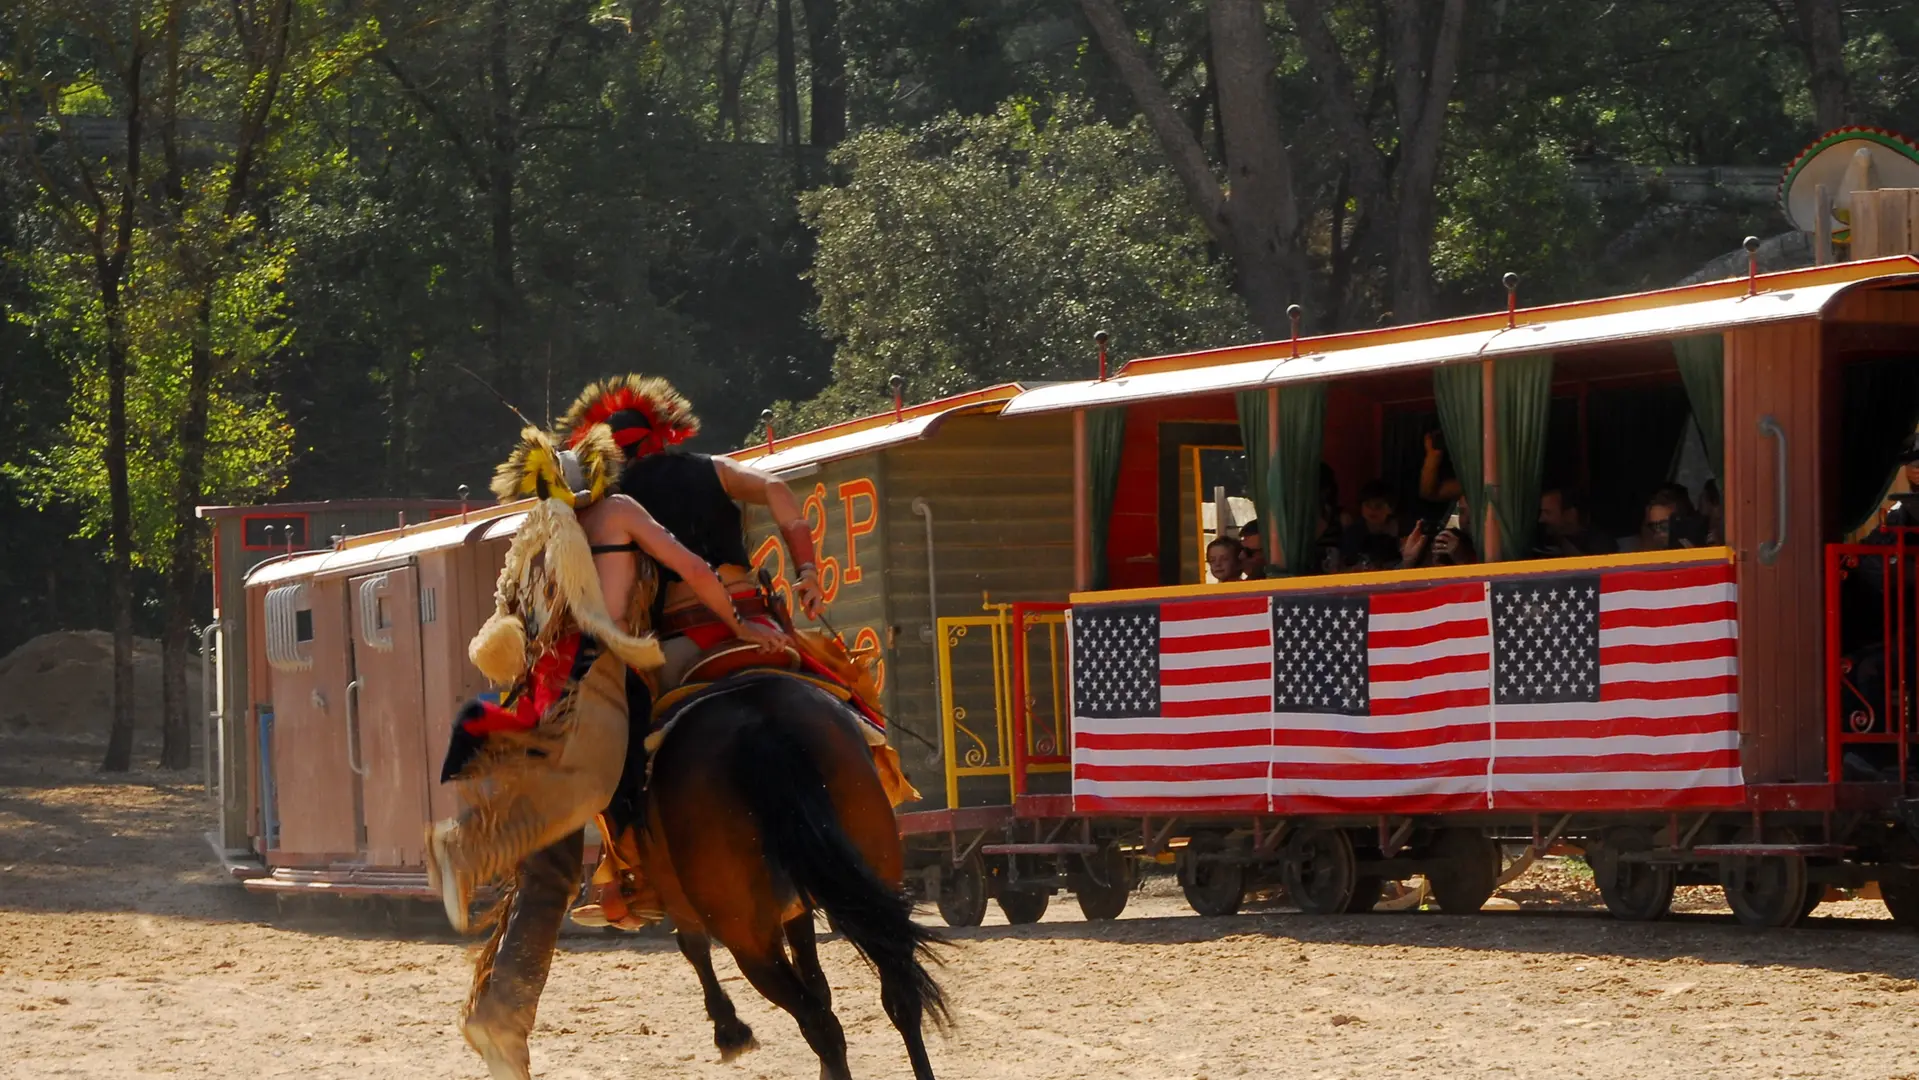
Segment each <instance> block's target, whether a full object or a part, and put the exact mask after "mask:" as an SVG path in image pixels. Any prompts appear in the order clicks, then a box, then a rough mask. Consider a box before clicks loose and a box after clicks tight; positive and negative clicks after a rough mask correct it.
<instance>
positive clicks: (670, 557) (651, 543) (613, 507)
mask: <svg viewBox="0 0 1919 1080" xmlns="http://www.w3.org/2000/svg"><path fill="white" fill-rule="evenodd" d="M607 504H608V505H607V511H609V512H611V513H613V514H616V515H618V516H617V519H616V520H617V521H618V523H619V525H620V526H621V527H622V528H623V529H625V530H626V534H627V535H628V536H630V537H632V538H633V542H634V543H637V544H639V545H640V550H642V551H644V552H646V553H647V554H648V555H651V556H652V557H653V558H654V559H655V560H657V561H658V562H659V564H660V565H661V566H664V567H666V568H667V569H668V570H671V571H673V572H674V573H675V574H678V575H679V576H680V580H682V581H684V582H686V584H687V587H688V588H691V589H692V590H693V595H695V596H697V597H699V599H700V602H701V603H702V604H705V605H706V607H707V610H709V611H711V612H712V613H713V614H714V615H716V616H718V617H719V619H720V621H721V622H723V623H725V624H726V628H727V629H728V630H731V631H732V632H733V633H734V635H735V636H737V637H741V638H745V639H748V640H759V639H761V638H763V637H765V636H766V634H765V631H764V628H762V627H757V626H750V625H749V624H746V623H743V622H741V621H740V616H739V613H738V612H737V611H735V610H734V608H733V598H732V597H731V596H729V595H727V592H726V586H725V585H723V584H721V583H720V578H719V575H717V574H715V573H714V572H713V568H712V567H710V566H708V565H706V560H705V559H702V558H700V557H699V556H698V555H695V554H693V552H691V551H689V550H687V548H686V545H684V544H682V543H680V542H679V541H678V540H677V539H675V538H674V536H673V534H672V533H670V532H668V531H667V530H666V527H665V526H664V525H661V524H660V523H659V522H658V521H657V520H655V519H654V517H653V515H652V514H649V513H647V512H646V507H644V506H641V505H640V504H639V503H637V502H635V501H634V500H632V499H631V498H628V497H627V496H625V495H614V496H612V497H610V498H608V499H607Z"/></svg>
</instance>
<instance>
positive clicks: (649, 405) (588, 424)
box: [559, 375, 700, 460]
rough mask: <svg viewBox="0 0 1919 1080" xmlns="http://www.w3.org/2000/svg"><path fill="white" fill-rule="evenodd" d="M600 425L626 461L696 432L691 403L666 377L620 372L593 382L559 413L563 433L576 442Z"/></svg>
mask: <svg viewBox="0 0 1919 1080" xmlns="http://www.w3.org/2000/svg"><path fill="white" fill-rule="evenodd" d="M600 424H604V425H606V427H607V428H608V429H610V430H611V431H612V433H613V441H614V442H615V443H616V444H618V446H619V448H620V450H621V451H622V452H623V453H625V454H626V457H627V459H628V460H633V459H635V458H642V457H645V456H647V455H648V454H657V453H659V452H660V451H662V450H664V449H666V448H667V447H669V446H673V445H675V444H678V443H682V442H685V441H686V440H688V439H690V438H692V437H693V436H695V435H697V434H699V433H700V418H699V417H697V416H694V415H693V406H692V403H690V402H688V401H687V400H686V399H685V398H683V397H681V396H680V394H679V391H677V390H675V389H673V384H672V383H669V382H667V381H666V380H665V379H654V378H646V377H643V376H640V375H618V376H615V377H613V378H611V379H602V380H600V381H599V382H595V383H591V384H589V385H588V386H587V388H586V389H585V390H583V391H581V392H580V396H579V397H578V398H577V399H575V401H574V402H573V406H572V408H569V409H567V410H566V415H564V416H562V417H560V423H559V430H560V432H561V437H562V438H564V439H565V440H566V444H567V445H568V446H569V447H572V446H577V445H578V444H579V443H580V442H581V441H582V440H583V439H585V438H586V437H587V433H588V432H589V431H591V430H592V429H593V428H594V427H595V426H596V425H600Z"/></svg>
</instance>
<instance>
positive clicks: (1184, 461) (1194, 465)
mask: <svg viewBox="0 0 1919 1080" xmlns="http://www.w3.org/2000/svg"><path fill="white" fill-rule="evenodd" d="M1234 454H1237V455H1238V456H1239V459H1240V462H1241V464H1240V469H1241V471H1242V473H1243V472H1244V470H1245V450H1244V448H1243V444H1242V442H1241V440H1240V437H1239V425H1238V424H1222V423H1205V422H1197V421H1191V422H1189V421H1173V422H1168V423H1162V424H1160V425H1159V551H1160V552H1161V558H1160V560H1159V573H1160V584H1162V585H1193V584H1197V583H1200V582H1201V581H1203V580H1206V577H1205V575H1206V567H1205V562H1206V542H1205V541H1201V540H1200V532H1201V529H1202V528H1203V527H1204V526H1203V519H1202V518H1201V516H1200V514H1201V511H1200V502H1201V500H1203V499H1206V498H1209V497H1210V491H1208V493H1207V494H1206V495H1202V494H1200V492H1201V490H1202V489H1201V487H1200V485H1201V483H1202V482H1216V481H1212V480H1203V479H1202V477H1201V475H1200V472H1199V471H1198V465H1199V463H1200V462H1201V461H1202V460H1203V461H1204V462H1205V463H1206V464H1207V465H1208V466H1209V467H1210V468H1211V470H1212V471H1210V472H1208V473H1207V476H1208V477H1216V478H1225V479H1226V480H1227V489H1228V490H1227V494H1228V496H1231V495H1234V494H1236V493H1237V494H1239V495H1241V496H1242V497H1245V498H1250V497H1251V490H1250V489H1251V485H1250V483H1247V482H1244V481H1242V482H1241V483H1240V486H1239V488H1238V490H1237V492H1236V491H1235V490H1234V487H1233V483H1232V481H1231V479H1230V477H1231V475H1232V472H1231V469H1232V466H1231V465H1230V464H1229V462H1228V458H1230V457H1231V456H1232V455H1234ZM1196 455H1203V457H1202V456H1196ZM1211 539H1212V536H1211V535H1210V534H1208V535H1207V537H1206V540H1207V541H1210V540H1211Z"/></svg>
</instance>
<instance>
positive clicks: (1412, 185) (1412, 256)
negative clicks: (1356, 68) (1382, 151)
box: [1392, 0, 1466, 323]
mask: <svg viewBox="0 0 1919 1080" xmlns="http://www.w3.org/2000/svg"><path fill="white" fill-rule="evenodd" d="M1395 7H1396V10H1395V13H1394V14H1395V16H1396V19H1397V22H1398V31H1397V33H1396V35H1395V37H1396V39H1397V43H1396V46H1395V51H1396V52H1398V53H1399V57H1398V60H1397V65H1398V71H1397V72H1396V76H1397V82H1398V87H1399V90H1398V98H1399V161H1398V173H1399V176H1398V180H1399V184H1398V187H1399V192H1398V199H1397V200H1396V201H1397V203H1398V206H1397V213H1396V216H1395V220H1394V225H1393V298H1392V305H1393V317H1394V321H1396V322H1400V323H1410V322H1420V321H1422V320H1424V319H1428V318H1430V317H1431V316H1432V313H1433V225H1434V223H1435V220H1436V219H1437V216H1438V186H1439V160H1440V148H1441V146H1442V145H1444V143H1445V139H1446V107H1447V105H1448V103H1449V102H1451V100H1452V94H1453V81H1454V78H1455V76H1456V75H1457V74H1458V70H1459V40H1460V32H1461V29H1462V27H1463V26H1464V23H1465V9H1466V0H1446V3H1445V7H1444V8H1443V9H1442V10H1441V11H1440V14H1439V25H1438V27H1437V28H1436V29H1435V30H1433V31H1432V33H1431V34H1430V36H1429V35H1428V34H1427V33H1426V32H1425V11H1424V10H1422V8H1423V3H1422V0H1398V2H1397V4H1396V5H1395Z"/></svg>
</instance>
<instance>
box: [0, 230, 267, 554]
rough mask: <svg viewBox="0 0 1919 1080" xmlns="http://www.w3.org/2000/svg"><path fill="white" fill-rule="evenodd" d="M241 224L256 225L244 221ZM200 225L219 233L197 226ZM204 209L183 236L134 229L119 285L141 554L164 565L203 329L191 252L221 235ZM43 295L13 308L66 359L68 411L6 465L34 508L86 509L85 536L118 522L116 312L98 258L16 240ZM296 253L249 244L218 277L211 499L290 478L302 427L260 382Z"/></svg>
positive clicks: (136, 540)
mask: <svg viewBox="0 0 1919 1080" xmlns="http://www.w3.org/2000/svg"><path fill="white" fill-rule="evenodd" d="M239 224H240V225H241V227H242V228H243V229H244V227H245V223H244V222H242V223H239ZM196 226H198V227H199V229H206V230H208V231H210V232H213V233H216V235H194V233H195V232H196V231H198V230H196ZM224 231H225V230H211V229H210V227H209V226H207V225H206V224H205V219H204V218H203V217H200V216H198V215H196V218H195V219H194V220H192V221H191V222H190V223H189V226H188V229H187V230H186V235H168V236H165V237H163V236H162V235H161V234H160V233H159V232H157V231H156V230H153V229H140V230H137V231H136V233H135V246H134V252H133V257H132V259H130V260H129V264H128V274H127V280H126V285H125V288H124V291H123V293H122V305H123V309H124V312H125V321H126V334H127V339H128V366H129V371H128V379H127V458H128V473H127V479H128V487H129V492H130V494H131V496H132V510H133V515H132V523H133V558H134V564H135V565H136V566H138V567H140V568H142V569H147V570H163V569H165V568H166V566H167V563H168V561H169V559H170V557H171V544H172V542H173V536H174V529H175V521H174V518H173V504H174V499H175V495H176V492H177V491H178V490H179V485H180V458H181V454H182V452H183V450H184V447H183V446H181V444H180V442H179V439H178V430H179V423H180V417H181V416H182V415H183V413H184V412H185V407H186V398H187V364H188V350H189V349H190V348H191V346H192V343H193V342H194V341H195V339H196V337H197V336H198V335H199V334H200V333H201V332H202V331H201V328H200V325H199V321H198V304H197V298H198V295H199V293H198V291H197V290H198V285H197V284H196V281H195V280H192V279H189V278H187V277H186V276H185V275H184V273H183V267H182V262H181V256H182V254H183V252H200V253H205V252H206V251H209V250H211V249H213V248H215V247H219V246H221V245H222V244H223V241H222V239H221V238H220V236H218V235H217V232H224ZM15 258H16V260H18V263H19V269H20V270H21V272H22V273H23V275H24V277H25V279H26V281H27V282H28V283H29V286H30V288H31V290H32V291H31V297H32V300H33V303H32V304H30V305H27V306H24V307H23V308H22V309H20V310H18V311H17V312H16V313H15V314H14V318H15V319H16V320H17V321H18V322H20V323H21V324H23V325H25V326H27V327H29V328H31V329H32V330H33V331H34V332H35V333H37V334H38V335H39V336H40V337H41V340H42V341H43V342H45V343H46V344H47V345H48V346H49V347H50V348H51V349H52V350H53V351H54V353H55V354H56V355H58V356H61V357H63V358H64V360H65V365H66V367H67V369H68V371H69V372H70V375H71V378H72V391H71V398H70V400H69V404H68V409H69V413H68V415H67V417H66V419H65V421H64V422H63V423H62V424H61V425H60V427H59V428H58V429H57V432H56V433H55V437H54V438H53V440H52V441H51V442H49V443H48V444H46V445H42V446H37V447H29V448H25V452H24V453H22V454H19V455H18V457H17V460H16V461H15V462H14V463H12V464H9V465H6V466H4V467H3V468H0V473H3V474H4V475H5V476H6V477H7V478H8V479H10V480H12V481H13V482H14V483H15V484H16V485H17V486H18V487H19V488H20V490H21V491H22V492H23V493H24V494H25V495H26V497H27V499H28V501H29V502H30V503H31V504H32V505H35V506H39V507H46V506H48V505H51V504H54V503H62V504H66V505H68V506H71V507H73V508H74V509H75V510H77V511H78V525H79V534H80V535H81V536H83V537H87V538H98V537H100V536H102V535H104V533H105V531H106V528H107V524H108V521H107V509H108V503H107V471H106V443H107V421H106V414H107V394H108V387H107V378H106V371H105V368H104V366H103V364H102V362H101V359H100V358H101V356H102V355H103V353H104V348H105V343H106V333H107V329H106V320H105V314H104V311H103V310H102V307H101V301H100V294H99V291H98V289H97V288H95V287H94V283H93V267H92V263H91V260H90V258H88V257H87V256H86V255H85V254H83V253H78V252H74V251H61V250H59V249H58V248H57V247H54V246H52V245H48V246H46V247H37V248H32V249H26V250H19V249H16V252H15ZM285 260H286V256H285V252H284V251H281V250H276V249H273V248H260V249H255V250H254V251H252V252H251V253H250V254H249V256H248V257H246V258H245V259H244V260H239V261H237V264H236V265H233V266H232V267H231V268H230V269H228V271H227V272H226V273H223V274H222V275H221V276H220V277H219V278H218V279H217V280H215V282H214V284H213V306H212V319H211V325H210V332H211V342H210V345H211V347H212V348H213V350H214V352H215V353H216V355H219V356H221V357H222V358H224V363H223V364H222V370H221V373H220V378H219V379H218V380H217V381H216V383H215V386H214V393H213V395H212V399H211V404H210V409H209V416H208V438H207V456H206V476H205V479H204V482H203V485H202V488H201V491H200V495H201V497H202V498H204V499H208V500H215V501H246V500H248V499H254V498H260V497H264V496H268V495H272V494H273V493H274V492H276V491H278V490H279V489H280V488H281V486H282V485H283V484H284V480H285V471H286V462H287V459H288V456H289V454H290V451H291V448H292V430H291V429H290V428H289V427H288V426H287V424H286V420H285V415H284V413H283V412H282V411H281V409H280V407H279V405H278V403H277V402H276V401H275V400H274V399H273V398H272V397H271V395H267V394H262V393H260V392H258V391H257V390H255V389H253V387H254V385H255V383H256V380H257V379H258V378H259V376H260V374H261V373H262V369H263V368H264V367H265V365H266V363H267V362H268V360H269V358H270V357H271V355H272V354H273V353H274V352H275V351H276V350H277V349H278V348H279V347H280V346H281V344H282V343H283V339H284V336H285V330H284V327H283V325H282V324H283V318H282V315H283V310H282V309H283V305H284V301H283V299H282V296H281V291H280V287H281V284H282V280H283V277H284V273H285Z"/></svg>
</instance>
